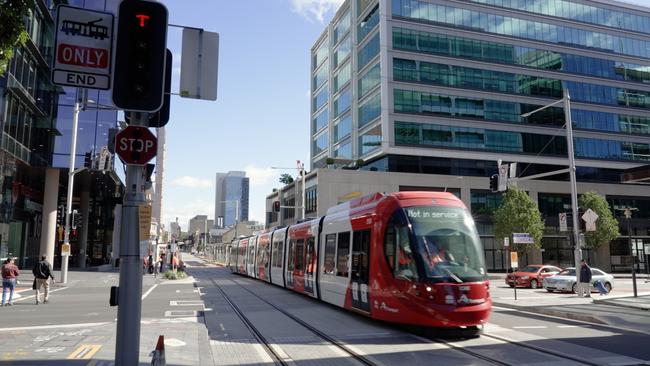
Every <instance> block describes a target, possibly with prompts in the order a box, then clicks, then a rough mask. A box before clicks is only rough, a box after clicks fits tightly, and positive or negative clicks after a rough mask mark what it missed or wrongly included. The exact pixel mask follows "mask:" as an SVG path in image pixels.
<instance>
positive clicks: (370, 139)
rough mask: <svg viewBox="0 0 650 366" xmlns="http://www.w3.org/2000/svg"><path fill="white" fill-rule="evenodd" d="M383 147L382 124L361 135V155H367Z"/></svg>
mask: <svg viewBox="0 0 650 366" xmlns="http://www.w3.org/2000/svg"><path fill="white" fill-rule="evenodd" d="M380 147H381V126H376V127H373V128H372V129H370V130H369V131H367V132H366V133H364V134H362V135H361V136H359V156H363V155H366V154H368V153H370V152H372V151H375V150H377V149H379V148H380Z"/></svg>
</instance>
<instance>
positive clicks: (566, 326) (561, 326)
mask: <svg viewBox="0 0 650 366" xmlns="http://www.w3.org/2000/svg"><path fill="white" fill-rule="evenodd" d="M557 327H558V328H581V327H579V326H577V325H558V326H557ZM587 327H589V324H585V325H584V328H587Z"/></svg>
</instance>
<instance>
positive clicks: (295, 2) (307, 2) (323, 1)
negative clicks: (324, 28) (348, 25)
mask: <svg viewBox="0 0 650 366" xmlns="http://www.w3.org/2000/svg"><path fill="white" fill-rule="evenodd" d="M343 1H344V0H291V10H293V11H294V12H296V13H298V14H300V15H302V16H304V17H305V18H307V19H309V20H313V19H314V18H315V19H316V20H318V21H319V22H320V23H323V21H324V18H325V14H326V13H328V12H330V11H336V9H338V8H339V7H340V6H341V4H343Z"/></svg>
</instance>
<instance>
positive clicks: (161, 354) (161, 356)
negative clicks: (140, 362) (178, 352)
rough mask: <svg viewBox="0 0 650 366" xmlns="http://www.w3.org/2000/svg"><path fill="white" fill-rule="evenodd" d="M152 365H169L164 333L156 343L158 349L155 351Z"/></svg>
mask: <svg viewBox="0 0 650 366" xmlns="http://www.w3.org/2000/svg"><path fill="white" fill-rule="evenodd" d="M151 365H152V366H165V365H167V361H165V336H164V335H160V336H159V337H158V343H156V349H155V350H154V351H153V357H152V359H151Z"/></svg>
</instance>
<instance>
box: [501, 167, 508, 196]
mask: <svg viewBox="0 0 650 366" xmlns="http://www.w3.org/2000/svg"><path fill="white" fill-rule="evenodd" d="M509 169H510V168H509V167H508V164H501V165H499V192H503V191H505V190H507V189H508V170H509Z"/></svg>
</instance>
